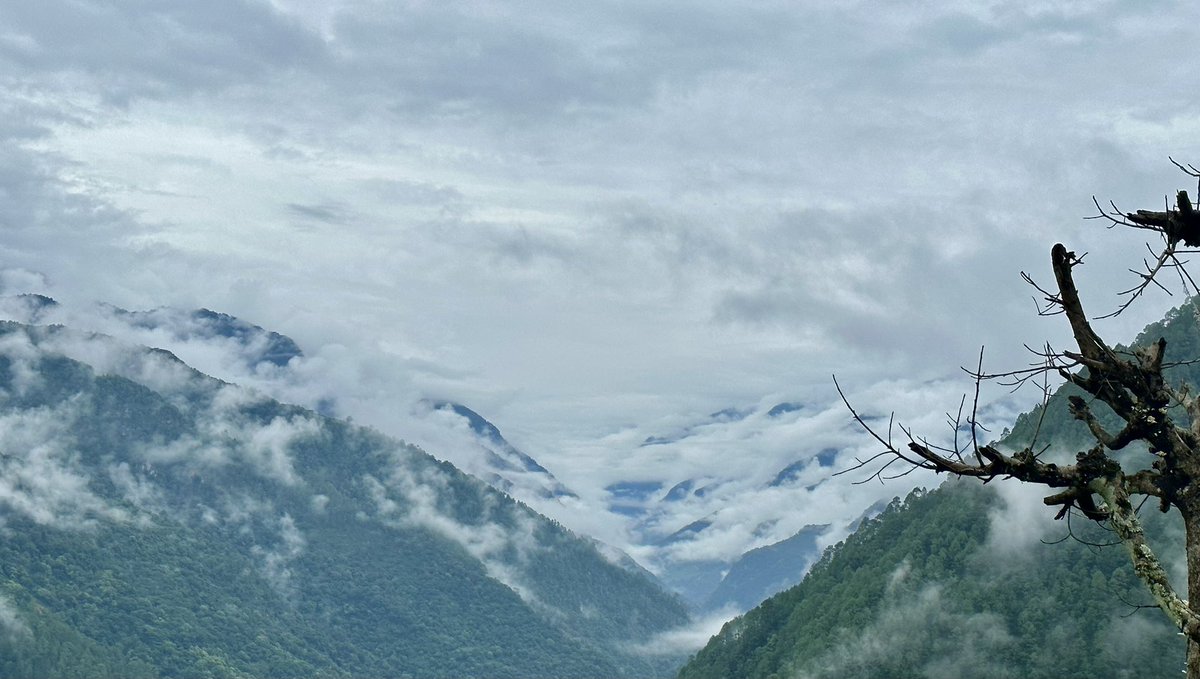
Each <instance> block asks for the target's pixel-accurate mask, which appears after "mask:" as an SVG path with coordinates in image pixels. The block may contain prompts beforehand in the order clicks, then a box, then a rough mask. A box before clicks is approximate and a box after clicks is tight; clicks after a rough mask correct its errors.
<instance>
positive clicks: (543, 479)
mask: <svg viewBox="0 0 1200 679" xmlns="http://www.w3.org/2000/svg"><path fill="white" fill-rule="evenodd" d="M427 404H428V406H429V408H430V409H432V410H433V411H436V412H437V413H438V414H441V415H447V416H449V417H450V418H461V419H462V420H464V421H465V423H466V425H467V428H468V429H469V431H470V432H471V433H472V434H473V435H474V438H475V441H474V443H475V445H476V447H477V453H478V454H477V455H475V456H473V458H467V457H466V456H465V455H464V454H463V452H462V451H460V452H459V453H458V455H457V456H456V458H455V461H456V462H457V463H458V464H459V465H460V466H462V467H464V469H465V471H468V472H470V473H471V474H473V475H475V476H478V477H479V478H481V479H483V480H484V481H487V482H488V483H490V484H491V485H492V486H494V487H495V488H497V489H499V490H502V491H504V492H506V493H509V494H511V495H514V496H516V497H521V498H531V497H540V498H544V499H552V498H564V497H569V498H574V497H577V496H576V495H575V493H573V492H572V491H571V490H570V489H568V488H567V487H566V486H564V485H563V484H562V483H561V482H559V480H558V479H557V478H555V477H554V475H553V474H551V473H550V471H549V470H547V469H546V468H545V467H543V466H542V465H541V464H539V463H538V461H537V460H535V459H533V458H532V457H530V456H528V455H526V454H525V453H523V452H521V451H520V450H518V449H517V448H516V447H515V446H513V445H512V444H511V443H509V442H508V441H507V440H506V439H505V438H504V436H503V435H502V434H501V433H500V429H499V428H498V427H497V426H496V425H494V424H492V423H491V422H489V421H487V420H486V419H484V417H483V416H482V415H480V414H479V413H477V412H475V411H474V410H471V409H470V408H468V407H466V406H464V405H462V404H460V403H452V402H450V401H428V402H427Z"/></svg>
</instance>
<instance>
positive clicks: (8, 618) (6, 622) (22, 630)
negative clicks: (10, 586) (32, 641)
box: [0, 596, 33, 641]
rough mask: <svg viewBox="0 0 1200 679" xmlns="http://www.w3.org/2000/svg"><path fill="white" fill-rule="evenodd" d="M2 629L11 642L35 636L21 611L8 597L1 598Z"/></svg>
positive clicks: (0, 627) (0, 620) (0, 615)
mask: <svg viewBox="0 0 1200 679" xmlns="http://www.w3.org/2000/svg"><path fill="white" fill-rule="evenodd" d="M0 629H3V630H4V632H5V634H6V635H7V636H8V638H9V639H10V640H11V641H18V640H20V639H21V638H29V637H32V636H33V630H31V629H29V624H28V623H26V622H25V620H24V616H23V615H22V614H21V611H20V610H19V609H18V608H17V607H16V605H14V604H13V602H12V601H11V600H9V598H8V597H6V596H0Z"/></svg>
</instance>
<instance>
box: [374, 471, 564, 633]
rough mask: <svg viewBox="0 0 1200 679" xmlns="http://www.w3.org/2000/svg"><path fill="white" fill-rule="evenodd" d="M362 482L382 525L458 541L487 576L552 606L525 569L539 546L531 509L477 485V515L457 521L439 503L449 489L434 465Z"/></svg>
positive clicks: (541, 605)
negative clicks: (468, 520)
mask: <svg viewBox="0 0 1200 679" xmlns="http://www.w3.org/2000/svg"><path fill="white" fill-rule="evenodd" d="M362 483H363V486H364V487H365V488H366V489H367V492H368V493H369V494H370V496H371V499H372V500H373V501H374V503H375V508H376V513H377V515H378V516H379V518H380V519H381V520H382V521H383V522H384V523H385V524H386V525H392V526H403V527H417V528H423V529H425V530H428V531H430V532H432V533H434V534H436V535H439V536H441V537H444V538H446V539H448V540H450V541H452V542H454V543H456V544H458V545H459V546H460V547H462V548H463V549H464V550H466V552H467V553H468V554H470V555H471V556H472V557H474V558H475V559H477V560H478V561H479V562H480V563H481V564H482V565H483V567H484V570H485V572H486V573H487V575H488V577H490V578H492V579H493V580H496V581H498V582H500V583H501V584H503V585H505V586H507V587H508V588H509V589H511V590H513V591H514V592H516V594H517V595H518V596H520V597H521V599H522V600H524V601H525V602H526V603H528V604H531V605H534V606H537V607H539V608H541V609H544V610H546V611H547V612H552V613H553V612H555V611H554V609H553V608H552V607H550V606H548V605H547V604H544V603H543V602H541V601H540V600H539V598H538V597H537V595H536V594H535V593H534V591H533V589H532V588H531V587H530V586H529V585H528V583H527V582H526V579H525V577H524V575H523V569H524V567H525V566H526V565H528V562H529V559H530V555H531V554H533V553H534V552H536V551H538V550H540V549H541V546H540V545H539V544H538V540H537V536H536V531H537V527H538V524H537V521H536V520H535V519H534V518H533V515H532V514H531V513H529V512H525V511H521V510H520V509H519V508H516V507H507V506H502V505H500V504H499V503H498V502H497V500H496V497H497V496H496V495H494V494H493V493H492V492H489V491H487V490H485V488H484V487H483V486H482V485H480V486H479V487H478V488H477V489H476V490H477V491H478V492H479V493H480V497H479V500H480V504H481V510H480V513H479V515H478V517H475V518H476V520H477V521H478V522H477V523H464V522H462V521H459V520H457V519H455V518H454V517H453V516H451V515H450V509H449V508H443V507H442V504H443V498H446V497H449V495H450V488H449V478H448V477H447V476H446V474H445V473H444V472H443V471H442V470H440V469H438V468H436V467H427V468H424V469H420V470H412V469H409V468H407V467H404V466H397V467H395V468H394V470H393V472H392V473H391V474H390V475H389V476H388V477H387V479H386V482H382V481H380V480H379V479H377V478H375V477H373V476H371V475H364V476H363V478H362ZM505 523H508V524H511V526H506V525H503V524H505Z"/></svg>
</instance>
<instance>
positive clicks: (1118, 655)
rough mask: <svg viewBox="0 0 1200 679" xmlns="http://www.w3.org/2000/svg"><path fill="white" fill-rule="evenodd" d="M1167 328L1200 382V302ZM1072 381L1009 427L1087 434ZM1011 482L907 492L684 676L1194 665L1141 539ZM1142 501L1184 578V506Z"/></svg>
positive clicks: (1072, 673)
mask: <svg viewBox="0 0 1200 679" xmlns="http://www.w3.org/2000/svg"><path fill="white" fill-rule="evenodd" d="M1159 337H1165V338H1166V339H1167V341H1168V346H1167V360H1168V361H1175V362H1184V363H1181V364H1180V365H1177V366H1175V367H1173V368H1170V369H1168V370H1167V373H1168V376H1169V378H1170V379H1172V380H1173V381H1176V382H1185V381H1186V382H1188V383H1192V384H1196V383H1197V381H1196V380H1197V377H1200V370H1198V367H1200V366H1197V365H1193V364H1188V363H1186V361H1189V360H1191V359H1194V358H1196V357H1200V333H1198V332H1197V321H1196V308H1195V302H1194V301H1190V302H1188V303H1187V304H1185V305H1183V306H1181V307H1180V308H1178V309H1175V310H1173V311H1172V312H1170V313H1169V314H1168V315H1167V316H1166V317H1165V318H1164V319H1163V321H1161V322H1159V323H1155V324H1153V325H1151V326H1149V327H1147V328H1146V330H1145V331H1144V332H1143V333H1142V334H1141V335H1140V336H1139V338H1138V340H1137V342H1138V343H1142V342H1150V341H1155V340H1157V339H1158V338H1159ZM1070 393H1074V392H1072V391H1071V390H1070V389H1067V388H1063V389H1060V390H1059V391H1058V393H1056V394H1055V395H1054V396H1053V397H1052V398H1051V400H1050V402H1049V403H1048V404H1047V406H1046V413H1045V414H1044V416H1043V414H1042V413H1041V412H1040V408H1039V409H1035V410H1034V411H1033V412H1031V413H1027V414H1025V415H1022V416H1021V417H1020V418H1018V420H1017V422H1016V423H1015V425H1014V427H1013V430H1012V432H1011V433H1009V434H1008V438H1007V441H1009V442H1010V444H1011V445H1013V446H1016V447H1022V446H1024V445H1026V444H1028V442H1029V440H1030V437H1032V436H1033V435H1034V433H1035V432H1037V434H1038V441H1040V442H1042V443H1043V444H1054V446H1055V447H1056V448H1059V447H1061V448H1064V449H1069V447H1070V446H1072V445H1075V444H1079V443H1080V442H1086V441H1087V440H1088V439H1087V436H1088V434H1087V431H1086V429H1085V428H1083V427H1082V426H1081V425H1079V423H1077V422H1075V421H1074V420H1072V419H1071V417H1070V415H1069V413H1068V411H1067V407H1066V396H1067V395H1068V394H1070ZM1109 415H1110V416H1111V413H1110V414H1109ZM1101 416H1103V414H1101ZM1128 454H1131V455H1138V454H1145V453H1144V452H1140V451H1137V450H1133V451H1130V452H1129V453H1128ZM1000 483H1003V482H1001V481H998V482H996V483H995V484H992V485H990V486H987V487H984V486H981V485H979V484H978V483H974V482H957V481H947V482H946V483H945V484H943V486H942V487H940V488H938V489H936V490H933V491H931V492H929V493H923V492H920V491H915V492H914V493H913V494H912V495H910V496H909V497H908V498H906V499H905V500H904V501H903V502H901V501H900V500H899V499H897V500H896V501H894V502H893V503H892V505H891V506H889V508H888V510H887V511H886V512H884V513H883V514H882V515H880V516H879V517H877V518H875V519H873V520H870V521H867V522H865V523H864V524H863V525H862V527H861V528H860V529H859V530H858V531H857V532H856V533H855V534H854V535H852V536H851V537H850V538H848V539H847V540H846V541H844V542H843V543H841V544H839V545H837V546H835V547H833V548H831V549H830V550H828V551H827V552H826V553H825V555H824V556H823V557H822V559H821V560H820V562H818V564H817V565H816V566H814V567H813V569H812V570H811V571H810V573H809V574H808V576H807V577H806V578H805V579H804V581H803V582H802V583H801V584H800V585H798V586H796V587H794V588H792V589H790V590H788V591H786V592H783V593H781V594H779V595H777V596H775V597H773V598H771V599H769V600H768V601H766V602H764V603H763V604H762V605H761V606H759V607H758V608H756V609H754V610H752V611H750V612H749V613H747V614H746V615H744V616H742V617H740V618H737V619H735V620H733V621H731V622H730V623H728V624H727V625H725V627H724V628H723V629H722V630H721V632H720V633H719V634H718V635H717V636H716V637H714V638H713V639H712V640H711V641H710V642H709V644H708V645H707V646H706V647H705V648H703V649H702V650H701V651H700V652H699V653H697V654H696V655H695V656H694V657H693V658H692V660H691V661H690V662H689V663H688V664H687V665H685V666H684V668H683V669H682V670H681V672H680V675H679V676H680V677H685V678H695V677H782V676H802V677H803V676H809V677H839V676H871V677H910V676H986V677H1010V676H1011V677H1085V676H1086V677H1152V676H1161V677H1166V676H1178V675H1179V673H1180V671H1181V669H1182V667H1183V662H1184V644H1183V642H1182V641H1181V637H1178V636H1177V635H1176V633H1175V631H1174V630H1173V629H1172V628H1171V627H1170V626H1169V625H1168V624H1167V622H1166V621H1165V618H1164V616H1163V615H1162V614H1161V612H1159V611H1158V609H1157V608H1154V607H1150V608H1137V607H1136V606H1138V605H1145V604H1150V603H1152V602H1151V600H1150V597H1149V595H1148V594H1147V593H1146V592H1145V588H1144V586H1143V585H1142V584H1141V582H1140V581H1138V580H1136V578H1135V577H1134V575H1133V571H1132V568H1131V566H1130V565H1129V559H1128V556H1127V554H1126V552H1125V550H1124V549H1123V548H1122V547H1120V546H1119V545H1118V546H1109V547H1099V546H1097V545H1104V544H1108V543H1112V542H1113V539H1112V538H1111V536H1110V535H1108V534H1107V533H1106V532H1105V531H1104V530H1102V529H1101V528H1100V527H1098V526H1096V525H1094V524H1090V523H1089V522H1086V521H1084V520H1082V519H1076V520H1075V521H1073V522H1071V523H1070V525H1068V524H1067V522H1065V521H1064V522H1058V523H1055V524H1049V523H1048V516H1049V514H1050V513H1051V512H1050V510H1048V509H1045V508H1043V507H1042V506H1041V503H1040V500H1039V497H1038V495H1037V494H1036V493H1029V494H1028V497H1022V498H1017V499H1014V495H1013V493H1017V494H1020V492H1021V491H1020V489H1013V488H1012V487H1008V488H1005V489H1003V491H1002V492H1000V493H998V492H997V489H996V486H997V484H1000ZM1010 483H1015V482H1010ZM1010 500H1011V502H1010ZM1020 507H1024V508H1025V509H1024V511H1022V510H1021V509H1020ZM1141 515H1142V517H1143V521H1144V522H1145V523H1146V525H1147V532H1148V534H1149V535H1150V537H1151V539H1152V541H1153V542H1154V543H1155V544H1156V545H1160V547H1159V550H1158V551H1159V554H1160V555H1161V556H1162V557H1163V558H1164V560H1165V561H1166V562H1167V563H1168V565H1170V564H1172V561H1173V560H1175V561H1176V564H1175V569H1174V571H1173V572H1172V575H1173V577H1175V578H1177V579H1182V577H1183V576H1182V570H1181V569H1182V549H1183V547H1182V545H1183V542H1182V527H1181V526H1180V525H1179V521H1178V516H1177V515H1176V514H1174V513H1172V514H1166V515H1164V514H1161V513H1159V512H1158V511H1157V509H1156V508H1150V507H1149V506H1148V508H1147V509H1145V510H1143V511H1142V512H1141ZM1071 535H1073V537H1070V536H1071ZM1064 538H1065V539H1064Z"/></svg>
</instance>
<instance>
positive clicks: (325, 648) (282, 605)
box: [0, 324, 686, 677]
mask: <svg viewBox="0 0 1200 679" xmlns="http://www.w3.org/2000/svg"><path fill="white" fill-rule="evenodd" d="M66 332H67V331H65V330H62V329H54V328H50V329H44V328H42V329H39V328H25V327H23V326H18V325H16V324H0V340H6V341H9V340H11V341H12V342H16V341H17V339H19V338H14V337H7V338H5V337H4V336H5V335H10V334H14V333H16V334H24V335H27V336H28V339H29V341H30V342H31V343H32V344H33V345H35V346H38V347H40V343H43V342H48V341H49V340H53V339H55V338H61V337H62V336H63V333H66ZM67 339H69V340H73V341H85V340H81V339H80V338H78V337H74V336H73V337H68V338H67ZM135 353H136V352H135ZM164 353H165V352H164ZM31 354H32V355H31ZM153 358H154V361H157V362H156V363H153V366H152V367H153V368H154V369H155V370H156V371H157V372H156V373H155V376H154V378H153V379H151V380H148V381H147V382H146V383H137V382H134V381H132V380H130V379H126V378H125V377H121V376H117V375H105V374H101V375H97V374H95V371H94V370H93V369H92V368H90V367H89V366H87V365H85V364H82V363H78V362H76V361H73V360H70V359H68V358H66V357H64V356H62V355H59V354H55V353H53V352H52V351H51V352H47V351H44V350H40V349H39V350H38V351H32V350H30V349H28V348H25V349H22V350H20V351H11V352H0V417H5V418H7V419H6V422H7V424H8V426H10V427H15V428H16V429H18V430H20V429H22V428H26V429H29V430H30V431H33V432H36V433H38V434H39V435H44V436H51V437H52V440H45V439H42V440H37V441H36V444H37V445H36V446H33V447H25V448H22V449H5V450H0V473H3V474H5V475H7V476H9V477H12V478H15V479H18V480H17V481H14V482H13V483H11V484H9V486H7V487H8V488H10V489H11V493H10V495H12V497H0V676H5V677H20V676H27V677H35V676H36V677H41V676H63V677H67V676H106V677H107V676H139V677H140V676H171V677H251V676H252V677H296V676H396V677H399V676H420V677H470V676H480V677H537V676H542V677H595V676H651V675H655V674H666V673H668V672H669V671H670V670H671V669H672V668H671V667H669V666H666V665H665V664H664V663H666V662H669V660H661V659H659V660H653V659H647V658H642V657H639V656H637V655H633V654H631V653H629V652H627V651H626V648H627V646H628V645H629V644H630V643H631V642H640V641H644V640H645V639H646V638H647V637H649V636H651V635H653V634H655V633H656V632H659V631H662V630H664V629H667V628H669V627H672V626H675V625H679V624H682V623H684V622H685V621H686V613H685V611H684V608H683V605H682V604H681V603H680V602H678V601H677V600H676V599H675V598H673V597H671V596H669V595H667V594H665V593H664V592H662V590H661V589H659V588H658V587H657V586H656V585H655V584H654V583H653V582H651V581H650V580H649V579H648V578H646V577H644V576H641V575H638V574H634V573H630V572H628V571H625V570H622V569H620V568H618V567H616V566H613V565H612V564H610V563H608V562H607V561H606V560H605V559H604V558H603V557H602V556H601V555H600V554H599V553H598V552H597V551H596V550H595V548H594V547H592V546H591V545H590V544H589V543H587V542H585V541H583V540H581V539H579V538H577V537H576V536H574V535H572V534H570V533H569V532H568V531H566V530H565V529H563V528H562V527H561V526H558V525H557V524H554V523H553V522H550V521H548V520H547V519H545V518H543V517H540V516H538V515H536V514H535V513H533V512H532V511H530V510H529V509H528V508H527V507H524V506H523V505H520V504H519V503H517V502H515V501H513V500H512V499H511V498H509V497H507V496H505V495H503V494H501V493H499V492H497V491H495V490H493V489H491V488H490V487H488V486H486V485H485V484H483V483H482V482H480V481H478V480H476V479H473V478H471V477H468V476H466V475H464V474H462V473H460V472H458V470H456V469H455V468H454V467H453V466H451V465H449V464H447V463H444V462H438V461H437V460H434V459H433V458H432V457H430V456H428V455H426V454H425V453H423V452H422V451H420V450H417V449H415V448H413V447H411V446H407V445H405V444H403V443H401V442H397V441H393V440H390V439H387V438H385V437H383V436H381V435H379V434H378V433H375V432H372V431H369V430H365V429H361V428H357V427H353V426H350V425H348V424H347V423H344V422H339V421H334V420H328V419H325V418H321V417H319V416H317V415H316V414H314V413H311V412H308V411H306V410H304V409H301V408H297V407H293V406H287V405H283V404H280V403H277V402H274V401H271V400H269V399H265V398H262V397H257V396H253V395H246V394H242V395H241V396H238V397H237V398H233V399H232V400H231V399H230V397H229V396H230V395H229V394H228V393H227V392H225V391H224V390H225V389H226V387H227V385H223V384H221V383H219V382H217V381H216V380H212V379H210V378H206V377H204V376H202V375H200V374H199V373H195V372H194V371H191V370H190V369H188V368H186V366H183V365H182V364H181V363H179V362H178V360H177V359H175V358H174V357H173V356H170V355H162V354H160V355H157V356H155V357H153ZM145 359H146V356H145V355H140V356H134V358H133V359H130V360H145ZM163 375H168V377H163ZM160 382H161V384H160ZM151 386H153V387H154V388H151ZM39 427H40V429H39ZM289 427H290V428H291V429H290V430H289V429H288V428H289ZM43 430H45V431H48V432H50V433H49V434H46V433H44V432H43ZM284 430H289V431H292V432H293V433H290V434H288V435H287V436H284V435H282V434H279V433H278V432H279V431H284ZM296 432H298V433H296ZM31 436H32V434H31ZM254 436H258V437H260V438H261V439H262V440H261V441H258V442H253V441H251V440H250V439H253V437H254ZM0 440H8V439H0ZM37 465H42V466H41V467H39V466H37ZM37 470H40V473H43V475H44V476H46V477H47V478H46V479H45V480H44V481H43V480H41V479H38V478H35V477H34V476H33V474H34V472H35V471H37ZM288 470H291V471H292V472H294V477H295V478H294V479H291V477H289V476H288V473H287V472H288ZM75 478H82V479H85V481H86V483H85V485H84V486H83V487H82V488H80V487H77V486H72V485H70V483H71V480H72V479H75ZM289 479H290V480H289ZM396 479H399V480H396ZM406 483H411V484H414V485H413V487H412V488H408V486H406V485H405V484H406ZM22 484H30V485H29V487H26V486H23V485H22ZM56 484H59V485H56ZM60 485H61V488H60ZM64 489H65V490H64ZM59 490H63V492H58V491H59ZM68 490H69V491H70V494H67V492H66V491H68ZM88 493H90V494H92V496H94V499H93V500H92V501H90V502H91V504H88V503H87V502H85V501H84V500H82V499H80V496H81V494H84V495H86V494H88ZM464 536H465V537H464ZM493 543H495V545H499V546H495V545H493ZM505 569H508V570H507V571H505ZM509 571H511V573H509ZM506 575H508V577H505V576H506ZM506 583H508V584H506ZM510 585H511V586H510Z"/></svg>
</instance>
